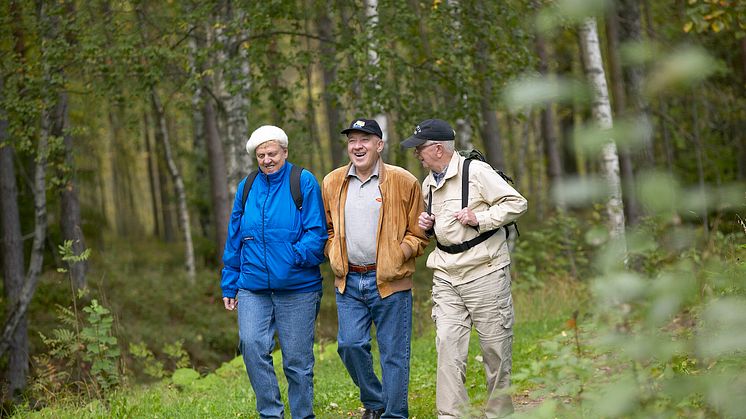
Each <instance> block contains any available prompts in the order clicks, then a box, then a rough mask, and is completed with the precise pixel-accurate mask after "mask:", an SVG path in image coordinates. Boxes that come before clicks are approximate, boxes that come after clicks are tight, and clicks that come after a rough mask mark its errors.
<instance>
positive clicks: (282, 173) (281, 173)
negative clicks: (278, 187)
mask: <svg viewBox="0 0 746 419" xmlns="http://www.w3.org/2000/svg"><path fill="white" fill-rule="evenodd" d="M291 166H292V164H291V163H290V162H289V161H287V160H285V163H284V164H283V165H282V167H281V168H280V170H278V171H276V172H274V173H270V174H268V175H267V174H265V173H264V172H262V174H263V175H265V176H266V177H267V180H269V181H270V182H276V181H277V180H279V179H282V178H283V176H285V173H286V172H287V171H288V170H289V168H290V167H291ZM259 171H260V172H261V169H259Z"/></svg>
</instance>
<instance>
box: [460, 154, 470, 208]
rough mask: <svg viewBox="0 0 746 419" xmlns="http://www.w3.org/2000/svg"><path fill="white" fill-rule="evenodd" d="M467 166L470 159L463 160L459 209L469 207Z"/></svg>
mask: <svg viewBox="0 0 746 419" xmlns="http://www.w3.org/2000/svg"><path fill="white" fill-rule="evenodd" d="M469 165H471V159H466V160H464V169H463V170H462V172H461V208H466V207H467V206H469Z"/></svg>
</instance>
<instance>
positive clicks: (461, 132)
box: [456, 118, 505, 170]
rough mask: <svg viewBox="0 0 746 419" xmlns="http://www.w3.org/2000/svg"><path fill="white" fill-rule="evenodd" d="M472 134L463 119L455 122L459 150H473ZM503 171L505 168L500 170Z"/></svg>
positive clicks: (468, 125) (469, 126) (467, 123)
mask: <svg viewBox="0 0 746 419" xmlns="http://www.w3.org/2000/svg"><path fill="white" fill-rule="evenodd" d="M472 137H473V132H472V129H471V124H470V123H469V121H467V120H466V119H464V118H459V119H457V120H456V144H457V145H458V148H459V149H460V150H473V149H474V142H473V141H472ZM502 169H503V170H505V168H502Z"/></svg>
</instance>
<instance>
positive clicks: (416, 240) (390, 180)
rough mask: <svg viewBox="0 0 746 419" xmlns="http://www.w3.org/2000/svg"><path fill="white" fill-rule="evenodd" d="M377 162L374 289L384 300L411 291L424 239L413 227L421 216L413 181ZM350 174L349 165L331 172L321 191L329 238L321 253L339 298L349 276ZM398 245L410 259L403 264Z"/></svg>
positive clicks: (419, 202)
mask: <svg viewBox="0 0 746 419" xmlns="http://www.w3.org/2000/svg"><path fill="white" fill-rule="evenodd" d="M379 162H380V163H379V166H378V187H379V189H380V190H381V199H382V202H381V213H380V216H379V217H378V235H377V239H378V240H377V243H376V268H377V269H376V283H377V285H378V293H379V295H380V296H381V298H386V297H388V296H389V295H391V294H393V293H395V292H397V291H404V290H408V289H412V274H413V273H414V269H415V264H414V261H415V257H417V256H419V255H421V254H422V252H423V250H424V249H425V246H427V242H428V239H427V237H426V236H425V233H424V232H423V231H422V229H421V228H420V227H419V225H418V223H417V219H418V217H419V216H420V213H422V211H423V202H422V199H421V191H420V184H419V182H418V181H417V178H416V177H414V175H412V174H411V173H409V172H408V171H406V170H404V169H402V168H401V167H397V166H392V165H389V164H384V163H383V161H382V160H380V161H379ZM349 169H350V165H349V164H348V165H347V166H343V167H340V168H337V169H335V170H333V171H332V172H331V173H329V174H328V175H326V177H324V182H323V186H322V188H321V189H322V194H323V197H324V209H325V210H326V223H327V229H328V233H329V240H327V242H326V248H325V249H324V252H325V253H326V256H327V257H328V258H329V265H330V266H331V268H332V272H334V286H335V287H337V289H338V290H339V292H341V293H344V289H345V282H346V281H345V279H346V276H347V273H348V272H349V266H348V264H347V262H348V259H347V244H346V241H345V216H344V210H345V200H346V197H347V187H348V186H349V177H348V176H347V173H348V172H349ZM400 243H404V244H405V245H406V246H409V247H410V248H411V249H412V256H411V257H410V258H409V259H407V260H404V253H403V252H402V250H401V247H400V246H399V244H400Z"/></svg>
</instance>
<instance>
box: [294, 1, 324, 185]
mask: <svg viewBox="0 0 746 419" xmlns="http://www.w3.org/2000/svg"><path fill="white" fill-rule="evenodd" d="M308 3H309V2H308V1H307V0H306V1H304V7H305V8H306V9H305V10H306V18H305V19H303V24H304V29H305V31H306V33H311V24H310V23H311V22H310V21H311V13H312V12H311V10H310V9H311V8H312V7H313V6H312V5H311V7H309V4H308ZM305 43H306V50H308V51H312V50H313V46H312V45H311V40H310V39H309V38H306V39H305ZM304 70H305V76H306V83H305V84H306V127H307V129H308V135H309V137H310V138H309V140H310V143H311V144H310V147H309V149H308V151H309V153H310V157H311V159H310V162H309V163H310V164H311V165H312V166H315V167H318V168H319V170H320V171H322V172H324V173H326V170H325V169H324V156H323V155H322V153H321V141H320V140H319V129H318V126H317V125H316V104H315V101H314V97H313V62H311V61H309V62H307V63H306V65H305V69H304ZM307 146H308V145H306V147H307ZM296 159H297V158H296ZM296 159H294V160H296ZM314 159H317V160H318V161H317V164H314Z"/></svg>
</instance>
